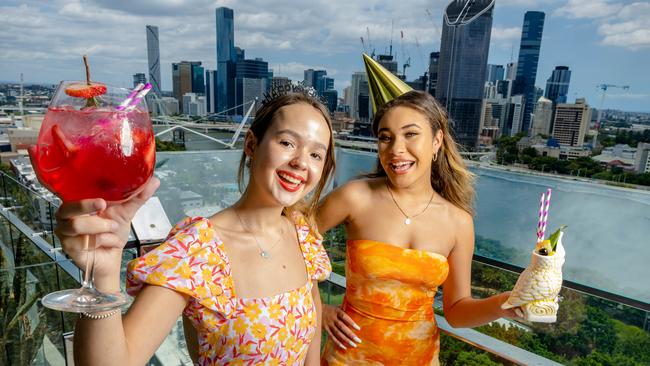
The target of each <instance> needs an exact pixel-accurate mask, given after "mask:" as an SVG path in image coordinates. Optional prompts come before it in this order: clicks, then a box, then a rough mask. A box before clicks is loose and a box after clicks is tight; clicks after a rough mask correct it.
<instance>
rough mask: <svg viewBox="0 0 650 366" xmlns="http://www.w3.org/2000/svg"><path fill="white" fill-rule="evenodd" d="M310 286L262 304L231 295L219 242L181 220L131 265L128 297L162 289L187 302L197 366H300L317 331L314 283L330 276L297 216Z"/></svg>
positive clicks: (206, 227) (205, 225)
mask: <svg viewBox="0 0 650 366" xmlns="http://www.w3.org/2000/svg"><path fill="white" fill-rule="evenodd" d="M293 220H294V222H295V226H296V231H297V235H298V241H299V244H300V249H301V251H302V253H303V256H304V258H305V263H306V267H307V274H308V276H309V280H308V281H307V283H305V285H303V286H301V287H300V288H298V289H295V290H290V291H287V292H284V293H281V294H277V295H275V296H271V297H264V298H238V297H236V296H235V292H234V285H233V279H232V276H231V269H230V262H229V259H228V256H227V255H226V252H225V250H224V245H223V242H222V241H221V240H220V239H219V238H218V236H217V234H216V232H215V230H214V228H213V226H212V224H211V223H210V221H209V220H208V219H206V218H202V217H196V218H186V219H185V220H183V221H181V222H180V223H178V224H177V225H176V226H175V227H174V228H173V229H172V231H171V232H170V234H169V237H168V239H167V240H166V241H165V242H164V243H163V244H161V245H160V246H159V247H158V248H156V249H154V250H152V251H150V252H149V253H147V254H145V255H144V256H142V257H140V258H137V259H135V260H133V261H131V262H130V263H129V265H128V271H127V292H128V293H129V294H131V295H132V296H135V295H136V294H137V293H138V292H139V291H140V290H141V289H142V287H143V286H144V285H145V284H146V285H155V286H163V287H166V288H169V289H172V290H174V291H177V292H180V293H183V294H186V295H188V296H189V298H190V299H189V303H188V305H187V306H186V308H185V310H184V311H183V314H184V315H185V316H187V317H188V318H189V319H190V320H191V321H192V323H193V324H194V328H196V330H197V335H198V343H199V359H198V364H199V365H261V364H263V365H302V364H303V363H304V360H305V356H306V354H307V349H308V347H309V344H310V343H311V340H312V338H313V337H314V334H315V331H316V325H317V319H316V309H315V306H314V302H313V299H312V295H311V290H312V286H313V282H312V281H313V280H316V281H322V280H324V279H325V278H326V277H327V276H328V275H329V273H330V271H331V265H330V262H329V258H328V257H327V253H326V252H325V249H324V248H323V246H322V242H321V240H320V239H317V237H316V235H315V234H314V232H313V231H312V230H311V229H310V227H309V225H308V224H307V222H306V220H305V218H304V217H303V216H302V215H299V214H294V215H293Z"/></svg>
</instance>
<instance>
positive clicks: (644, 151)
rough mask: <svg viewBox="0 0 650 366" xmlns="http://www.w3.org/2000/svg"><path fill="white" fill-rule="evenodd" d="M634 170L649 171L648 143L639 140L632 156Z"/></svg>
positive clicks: (649, 150)
mask: <svg viewBox="0 0 650 366" xmlns="http://www.w3.org/2000/svg"><path fill="white" fill-rule="evenodd" d="M634 171H636V172H637V173H650V143H647V142H639V145H637V147H636V155H635V156H634Z"/></svg>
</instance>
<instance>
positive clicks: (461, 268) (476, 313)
mask: <svg viewBox="0 0 650 366" xmlns="http://www.w3.org/2000/svg"><path fill="white" fill-rule="evenodd" d="M461 216H462V217H461V218H460V222H459V224H460V225H459V226H458V229H457V232H458V235H457V240H456V244H455V245H454V248H453V249H452V251H451V253H449V256H448V258H447V260H448V262H449V275H448V276H447V280H446V281H445V284H444V285H443V292H442V295H443V309H444V312H445V319H447V321H448V322H449V324H450V325H451V326H452V327H456V328H460V327H477V326H479V325H483V324H486V323H489V322H491V321H493V320H495V319H499V318H503V317H510V318H514V317H516V314H515V311H514V309H508V310H503V309H501V304H503V302H505V301H506V299H508V295H509V293H508V292H504V293H501V294H498V295H494V296H491V297H488V298H486V299H473V298H472V293H471V280H472V256H473V254H474V223H473V220H472V217H471V216H470V215H469V214H467V213H463V214H462V215H461Z"/></svg>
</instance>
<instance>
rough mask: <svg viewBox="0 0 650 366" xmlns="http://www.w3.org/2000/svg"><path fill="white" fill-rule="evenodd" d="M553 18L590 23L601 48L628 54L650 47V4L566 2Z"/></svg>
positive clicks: (602, 0) (601, 0) (598, 0)
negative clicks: (595, 28)
mask: <svg viewBox="0 0 650 366" xmlns="http://www.w3.org/2000/svg"><path fill="white" fill-rule="evenodd" d="M554 14H555V15H558V16H562V17H566V18H570V19H593V21H594V22H595V23H596V25H597V29H598V34H599V35H601V36H602V39H601V43H602V44H604V45H607V46H615V47H624V48H627V49H631V50H638V49H642V48H649V47H650V3H647V2H635V3H631V4H620V3H613V2H608V1H607V0H569V2H568V3H567V4H566V5H565V6H563V7H561V8H559V9H557V10H556V11H555V13H554Z"/></svg>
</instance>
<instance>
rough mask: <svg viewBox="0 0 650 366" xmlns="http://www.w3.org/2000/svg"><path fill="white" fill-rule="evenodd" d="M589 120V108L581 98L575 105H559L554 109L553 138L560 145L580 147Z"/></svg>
mask: <svg viewBox="0 0 650 366" xmlns="http://www.w3.org/2000/svg"><path fill="white" fill-rule="evenodd" d="M590 120H591V108H589V105H587V103H586V101H585V100H584V99H583V98H580V99H576V103H575V104H566V103H560V104H558V105H557V106H556V107H555V118H554V120H553V138H555V139H556V140H557V141H558V143H559V144H560V145H568V146H582V143H583V141H584V138H585V133H586V131H587V126H588V125H589V121H590Z"/></svg>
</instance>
